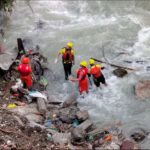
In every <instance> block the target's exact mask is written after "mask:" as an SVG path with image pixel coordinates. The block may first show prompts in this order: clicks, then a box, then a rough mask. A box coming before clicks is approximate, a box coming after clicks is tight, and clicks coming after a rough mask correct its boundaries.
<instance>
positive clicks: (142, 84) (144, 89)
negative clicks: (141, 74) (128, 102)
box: [135, 80, 150, 100]
mask: <svg viewBox="0 0 150 150" xmlns="http://www.w3.org/2000/svg"><path fill="white" fill-rule="evenodd" d="M135 95H136V97H137V98H138V99H141V100H144V99H147V98H150V80H140V81H139V82H138V83H137V84H136V86H135Z"/></svg>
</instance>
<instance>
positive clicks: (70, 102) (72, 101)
mask: <svg viewBox="0 0 150 150" xmlns="http://www.w3.org/2000/svg"><path fill="white" fill-rule="evenodd" d="M76 99H77V96H76V95H75V94H71V95H69V96H68V97H67V98H66V100H65V101H64V103H63V105H62V107H63V108H65V107H69V106H71V105H75V106H76V105H77V101H76Z"/></svg>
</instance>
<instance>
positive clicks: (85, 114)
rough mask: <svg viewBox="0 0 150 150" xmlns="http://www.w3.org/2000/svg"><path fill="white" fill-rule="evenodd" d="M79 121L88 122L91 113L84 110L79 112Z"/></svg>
mask: <svg viewBox="0 0 150 150" xmlns="http://www.w3.org/2000/svg"><path fill="white" fill-rule="evenodd" d="M76 116H77V118H78V120H82V121H84V120H86V119H88V118H89V113H88V111H86V110H84V111H78V112H77V114H76Z"/></svg>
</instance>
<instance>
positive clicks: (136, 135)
mask: <svg viewBox="0 0 150 150" xmlns="http://www.w3.org/2000/svg"><path fill="white" fill-rule="evenodd" d="M147 134H148V133H147V132H146V131H145V130H144V129H141V128H137V129H134V130H133V131H131V135H130V137H131V138H132V139H133V140H134V141H136V142H141V141H143V140H144V139H145V138H146V136H147Z"/></svg>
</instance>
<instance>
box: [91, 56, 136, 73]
mask: <svg viewBox="0 0 150 150" xmlns="http://www.w3.org/2000/svg"><path fill="white" fill-rule="evenodd" d="M91 59H93V60H95V61H97V62H101V63H105V64H109V65H110V66H113V67H117V68H123V69H127V70H132V71H136V69H133V68H129V67H124V66H120V65H116V64H112V63H109V62H106V61H102V60H99V59H96V58H91Z"/></svg>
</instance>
